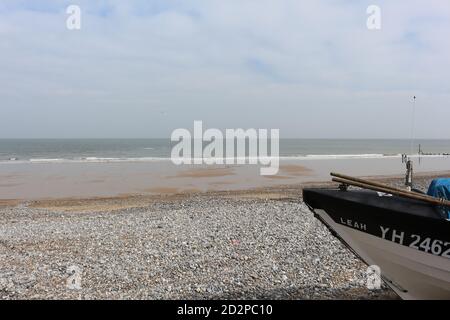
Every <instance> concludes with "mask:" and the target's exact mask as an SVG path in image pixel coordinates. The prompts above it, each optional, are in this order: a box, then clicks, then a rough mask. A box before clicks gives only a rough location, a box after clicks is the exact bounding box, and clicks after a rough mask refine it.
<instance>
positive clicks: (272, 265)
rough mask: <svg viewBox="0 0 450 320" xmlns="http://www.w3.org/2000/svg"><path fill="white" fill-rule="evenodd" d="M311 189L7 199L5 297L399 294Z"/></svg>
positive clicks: (2, 215)
mask: <svg viewBox="0 0 450 320" xmlns="http://www.w3.org/2000/svg"><path fill="white" fill-rule="evenodd" d="M388 182H389V183H390V184H394V185H396V184H397V185H398V184H400V183H401V180H400V179H391V180H389V181H388ZM428 183H429V179H427V178H422V179H421V180H420V181H418V184H417V186H418V187H422V189H424V188H425V187H426V186H427V185H428ZM301 188H302V186H290V187H286V188H282V187H279V188H270V189H265V190H253V191H251V190H250V191H243V192H210V193H208V192H207V193H192V194H182V195H174V196H161V197H153V198H151V199H150V198H139V197H137V198H135V199H131V200H130V199H128V202H127V205H122V207H118V206H117V205H116V204H117V203H121V204H123V203H124V200H123V199H122V200H120V201H119V202H117V199H113V198H111V199H97V200H95V201H91V202H89V203H88V204H89V205H87V206H86V205H85V206H84V207H83V206H80V204H83V203H85V202H83V201H80V200H77V201H75V200H67V201H60V202H51V201H50V202H21V203H16V204H7V203H3V207H2V208H0V298H1V299H397V296H396V295H395V294H394V293H393V292H392V291H391V290H390V289H389V288H387V287H386V286H384V285H383V286H382V287H381V289H379V290H369V289H367V287H366V278H365V271H366V266H365V265H364V264H363V263H361V262H360V261H359V260H358V259H357V258H356V257H355V256H354V255H353V254H352V253H351V252H350V251H349V250H348V249H347V248H346V247H345V246H343V245H342V244H341V243H340V242H339V241H338V240H337V239H335V238H334V237H333V236H331V234H330V233H329V231H328V230H327V229H326V228H325V227H324V226H322V225H321V224H320V222H319V221H318V220H317V219H315V218H314V216H313V214H312V213H311V212H310V211H309V209H308V208H307V207H306V205H305V204H304V203H303V202H302V200H301Z"/></svg>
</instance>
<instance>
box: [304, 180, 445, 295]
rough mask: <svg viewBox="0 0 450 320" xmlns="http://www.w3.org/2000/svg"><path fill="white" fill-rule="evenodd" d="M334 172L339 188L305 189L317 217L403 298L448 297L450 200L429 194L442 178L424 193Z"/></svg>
mask: <svg viewBox="0 0 450 320" xmlns="http://www.w3.org/2000/svg"><path fill="white" fill-rule="evenodd" d="M332 175H333V176H334V178H333V181H335V182H338V183H340V185H339V187H336V188H327V189H304V190H303V199H304V202H305V203H306V204H307V205H308V207H309V208H310V209H311V210H312V211H313V213H314V215H315V217H316V218H318V219H319V220H320V221H321V222H322V223H323V224H324V225H325V226H327V227H328V228H329V230H330V231H331V233H332V234H333V235H334V236H336V237H337V238H338V239H339V240H341V241H342V242H343V243H344V244H345V245H346V246H347V247H349V248H350V250H351V251H353V253H354V254H355V255H357V256H358V257H359V258H360V259H361V260H362V261H363V262H365V263H366V264H367V265H369V266H376V267H378V268H379V271H380V275H381V278H382V279H383V280H384V281H385V283H386V284H387V285H389V286H390V287H391V288H392V289H393V290H394V291H395V292H396V293H397V294H398V295H399V296H400V297H401V298H402V299H450V220H449V218H450V217H449V215H448V214H449V213H450V211H449V210H450V202H449V201H448V200H444V199H442V198H437V197H433V196H431V195H430V194H432V191H436V190H437V188H438V187H439V183H434V187H431V188H430V189H433V188H434V189H433V190H430V191H429V192H428V193H429V194H421V193H418V192H414V191H408V190H403V189H397V188H391V187H388V186H386V185H382V184H379V183H376V182H373V181H367V180H362V179H358V178H353V177H349V176H345V175H340V174H333V173H332ZM447 180H448V179H447ZM447 182H448V181H447ZM350 185H351V186H356V187H359V188H358V189H355V188H352V189H350V188H348V186H350ZM436 185H438V187H436ZM440 187H442V185H441V186H440ZM444 187H445V186H444ZM447 187H448V186H447ZM446 190H447V191H448V190H450V189H448V188H447V189H446Z"/></svg>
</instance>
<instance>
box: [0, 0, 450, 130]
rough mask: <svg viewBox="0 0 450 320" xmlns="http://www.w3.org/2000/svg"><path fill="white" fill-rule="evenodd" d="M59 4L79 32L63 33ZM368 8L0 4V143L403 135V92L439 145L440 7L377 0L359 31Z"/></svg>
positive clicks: (449, 54) (443, 51)
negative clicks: (78, 21) (198, 129)
mask: <svg viewBox="0 0 450 320" xmlns="http://www.w3.org/2000/svg"><path fill="white" fill-rule="evenodd" d="M70 4H78V5H79V6H80V7H81V10H82V29H81V30H80V31H69V30H67V29H66V27H65V19H66V18H67V14H66V13H65V8H66V7H67V6H68V5H70ZM370 4H372V3H371V2H368V1H367V2H366V1H361V2H357V3H355V2H353V1H344V0H335V1H308V2H306V1H305V2H304V1H297V0H280V1H268V0H245V1H242V0H240V1H238V0H226V1H225V0H198V1H170V0H157V1H155V0H153V1H143V0H142V1H126V2H125V1H119V0H116V1H88V0H79V1H58V2H56V1H42V0H41V1H33V2H30V1H10V0H6V1H2V3H1V4H0V52H1V53H0V58H1V59H0V70H2V72H1V73H0V96H1V97H2V100H3V101H2V103H1V106H0V108H1V110H2V114H3V116H2V117H1V118H0V137H9V136H18V135H20V136H24V137H136V136H142V137H152V136H153V137H168V136H169V135H170V132H171V131H172V130H173V129H174V128H177V127H186V126H189V125H191V124H192V121H193V120H195V119H202V120H204V121H205V123H206V124H207V125H210V126H216V127H231V128H233V127H238V126H242V127H247V128H248V127H266V128H280V130H281V136H282V137H283V136H294V137H300V138H301V137H353V136H355V133H356V137H384V138H389V137H408V135H409V132H410V129H409V128H410V125H411V124H410V122H408V121H405V118H406V119H408V117H409V115H410V109H411V97H412V95H414V94H415V95H417V96H418V112H417V114H418V119H420V125H419V126H418V129H417V131H418V132H417V136H423V137H436V138H450V128H449V126H448V125H447V124H446V121H445V119H449V118H450V108H448V103H449V102H448V101H450V100H449V92H448V85H447V83H448V81H447V70H448V69H449V66H450V44H449V43H448V41H445V39H446V37H447V36H448V31H449V30H450V19H449V18H450V5H448V4H446V3H445V2H442V1H429V2H427V3H426V4H425V3H424V2H422V1H410V2H408V5H405V4H401V3H397V2H392V1H379V4H378V5H379V6H380V7H381V14H382V29H381V30H380V31H369V30H367V28H366V19H367V14H366V8H367V6H368V5H370ZM161 110H166V111H168V112H167V115H166V116H165V117H162V116H161ZM24 118H31V119H33V120H34V121H31V122H30V121H25V120H24ZM350 120H351V121H350ZM381 123H383V124H384V125H380V124H381Z"/></svg>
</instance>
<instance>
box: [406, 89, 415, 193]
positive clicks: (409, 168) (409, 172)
mask: <svg viewBox="0 0 450 320" xmlns="http://www.w3.org/2000/svg"><path fill="white" fill-rule="evenodd" d="M415 117H416V96H414V97H413V110H412V124H411V149H410V157H411V156H412V154H413V150H414V127H415ZM405 186H406V189H407V190H408V191H411V190H412V188H413V161H412V160H411V158H407V161H406V177H405Z"/></svg>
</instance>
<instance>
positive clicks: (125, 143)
mask: <svg viewBox="0 0 450 320" xmlns="http://www.w3.org/2000/svg"><path fill="white" fill-rule="evenodd" d="M419 144H420V145H421V149H422V151H423V152H426V153H450V140H416V141H415V143H414V153H417V151H418V147H419ZM172 145H173V143H171V142H170V141H169V140H167V139H67V140H66V139H64V140H62V139H0V161H1V162H9V161H24V162H29V161H30V162H39V161H41V162H51V161H55V162H58V161H59V162H64V161H98V162H101V161H127V160H138V161H146V160H149V161H150V160H154V159H156V160H158V159H167V158H169V157H170V152H171V148H172ZM410 150H411V141H410V140H350V139H281V140H280V156H282V157H293V158H295V157H309V158H314V157H317V158H327V157H330V158H333V157H336V158H339V157H363V158H364V157H367V158H371V157H383V156H391V155H398V154H402V153H410Z"/></svg>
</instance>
